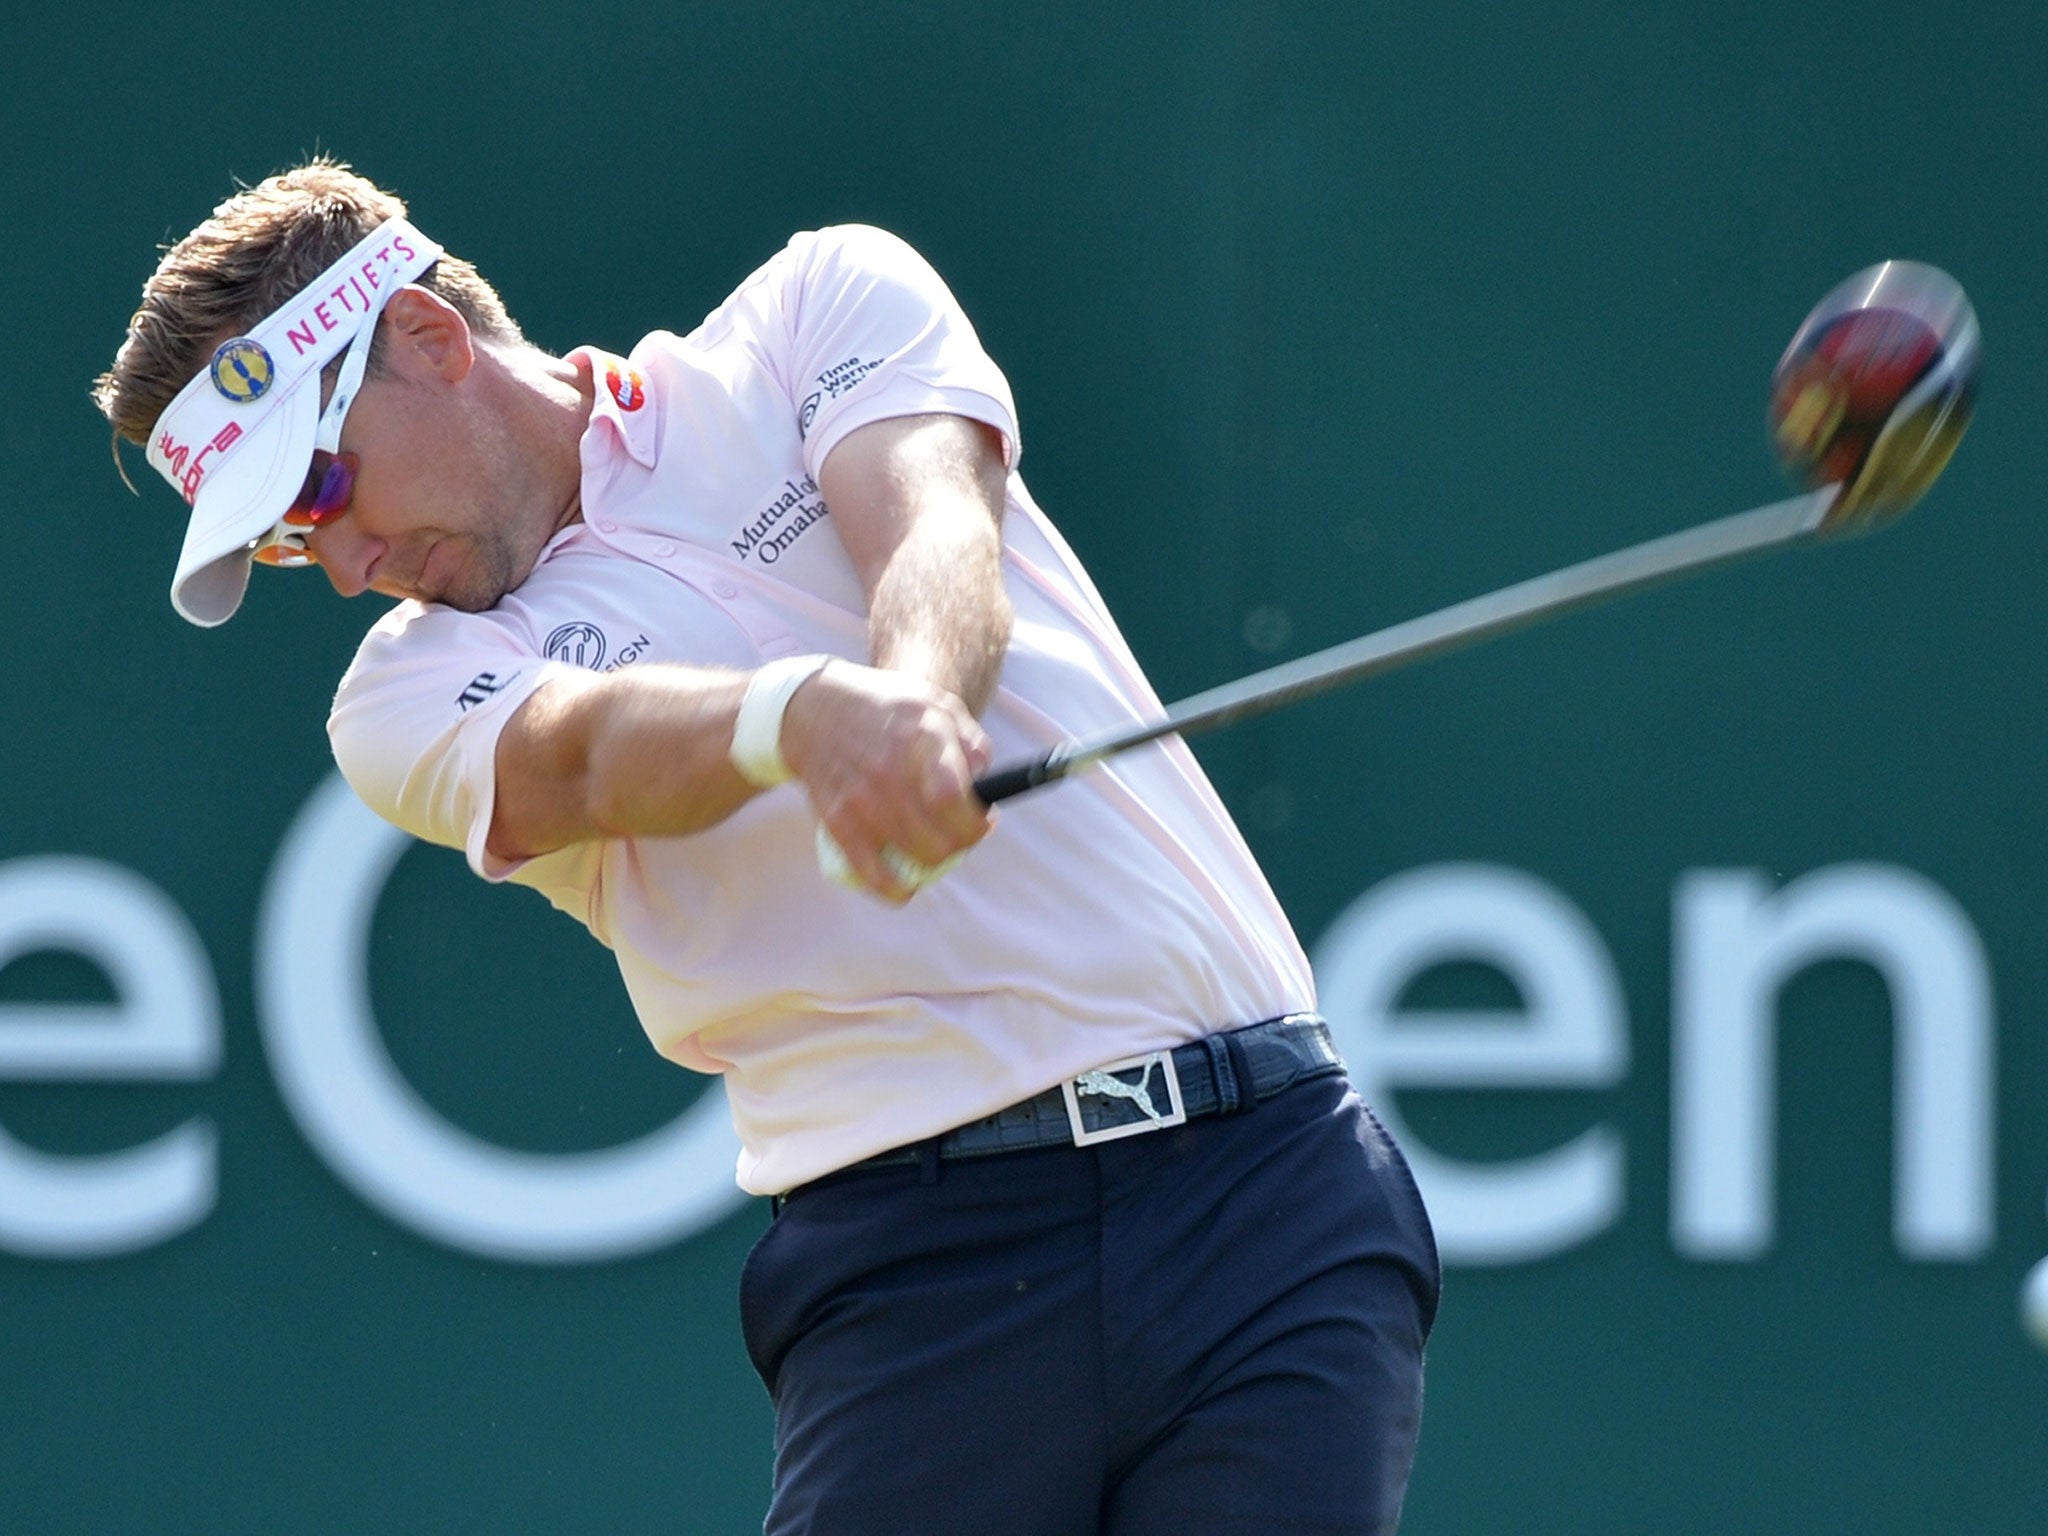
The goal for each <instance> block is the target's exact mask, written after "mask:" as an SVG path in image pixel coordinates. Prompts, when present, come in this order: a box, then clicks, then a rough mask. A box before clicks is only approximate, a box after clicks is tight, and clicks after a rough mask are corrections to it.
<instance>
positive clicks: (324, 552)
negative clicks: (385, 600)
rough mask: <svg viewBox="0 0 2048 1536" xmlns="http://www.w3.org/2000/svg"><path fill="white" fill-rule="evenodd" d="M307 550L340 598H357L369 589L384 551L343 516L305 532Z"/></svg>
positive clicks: (382, 546) (380, 545) (378, 542)
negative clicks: (317, 562) (373, 573)
mask: <svg viewBox="0 0 2048 1536" xmlns="http://www.w3.org/2000/svg"><path fill="white" fill-rule="evenodd" d="M306 547H307V548H308V549H310V550H311V551H312V552H313V558H314V559H315V560H317V561H319V562H320V569H321V570H323V571H325V572H326V573H327V579H328V581H330V582H332V583H333V585H334V590H335V591H337V592H339V593H340V594H341V595H342V596H343V597H359V596H361V595H362V594H363V593H365V592H367V591H369V590H370V575H371V572H372V569H373V568H374V567H375V565H376V562H377V559H378V557H379V556H381V555H382V554H383V552H384V544H383V541H382V540H380V539H372V538H366V537H364V536H363V534H362V533H361V532H359V531H358V530H357V529H355V528H354V527H352V526H351V520H350V519H349V517H348V516H347V515H345V514H344V515H343V516H341V517H339V518H336V519H335V520H334V521H333V522H331V523H328V524H327V525H326V526H324V527H320V528H311V529H308V530H307V532H306Z"/></svg>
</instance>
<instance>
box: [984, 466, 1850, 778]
mask: <svg viewBox="0 0 2048 1536" xmlns="http://www.w3.org/2000/svg"><path fill="white" fill-rule="evenodd" d="M1838 490H1839V487H1837V486H1832V485H1829V486H1823V487H1822V488H1821V489H1819V490H1817V491H1810V492H1808V493H1806V494H1804V495H1800V496H1794V497H1792V498H1790V499H1789V500H1786V501H1779V502H1773V503H1771V504H1770V505H1769V506H1763V507H1753V508H1751V509H1750V510H1749V511H1747V512H1737V513H1735V514H1734V515H1733V516H1730V517H1724V518H1719V519H1717V520H1715V521H1714V522H1711V523H1703V524H1701V525H1700V526H1699V527H1697V528H1689V529H1686V530H1685V531H1684V532H1682V533H1672V534H1666V535H1665V536H1663V537H1662V538H1656V539H1651V540H1649V541H1647V542H1646V543H1642V544H1634V545H1631V546H1630V547H1629V548H1627V549H1622V550H1616V551H1615V552H1614V553H1612V554H1607V555H1599V556H1596V557H1594V558H1593V559H1591V560H1584V561H1581V562H1580V563H1579V564H1577V565H1568V566H1566V567H1565V568H1564V569H1563V570H1559V571H1552V572H1550V573H1549V574H1547V575H1543V576H1534V577H1531V578H1530V579H1529V580H1527V581H1521V582H1517V583H1515V584H1514V585H1513V586H1511V587H1503V588H1501V589H1500V590H1499V591H1497V592H1489V593H1487V594H1486V595H1485V596H1483V597H1474V598H1468V599H1467V600H1465V601H1464V602H1462V603H1454V604H1452V605H1451V606H1450V607H1448V608H1443V609H1439V610H1438V611H1437V612H1435V613H1430V614H1424V615H1423V616H1422V617H1421V618H1416V619H1409V620H1406V621H1405V622H1403V623H1400V624H1395V625H1392V626H1390V627H1389V628H1386V629H1382V630H1377V631H1375V632H1374V633H1372V634H1370V635H1362V636H1360V637H1359V638H1358V639H1356V640H1347V641H1345V642H1343V643H1342V644H1341V645H1333V646H1331V647H1330V648H1329V649H1328V650H1322V651H1317V652H1315V653H1314V654H1313V655H1310V656H1303V657H1301V658H1299V659H1298V660H1295V661H1290V662H1285V663H1283V664H1281V665H1280V666H1277V667H1269V668H1268V669H1267V670H1265V671H1263V672H1255V673H1253V674H1252V675H1251V676H1249V677H1242V678H1239V679H1238V680H1237V681H1235V682H1231V683H1225V684H1223V685H1222V686H1221V687H1218V688H1211V689H1209V690H1208V691H1207V692H1206V693H1198V694H1195V695H1193V696H1192V697H1190V698H1186V699H1182V700H1181V701H1180V702H1179V703H1177V704H1174V705H1172V706H1170V707H1169V708H1168V709H1167V711H1166V713H1165V715H1164V716H1162V717H1161V718H1160V719H1159V720H1157V721H1154V722H1152V723H1150V724H1147V725H1137V726H1131V727H1129V728H1128V729H1125V730H1121V731H1116V732H1112V733H1110V734H1108V735H1103V736H1098V737H1095V738H1093V739H1091V740H1087V741H1070V742H1064V743H1062V744H1061V745H1060V746H1057V747H1055V748H1053V750H1052V751H1050V752H1048V753H1047V754H1046V755H1045V756H1044V757H1042V758H1039V759H1037V760H1036V761H1034V762H1029V763H1018V764H1014V765H1012V766H1010V767H1008V768H998V769H996V770H995V771H993V772H991V773H988V774H986V775H984V776H983V777H981V778H979V779H976V780H975V781H974V788H975V792H976V793H977V794H979V795H980V796H981V798H982V800H983V802H984V803H986V804H989V805H994V804H996V803H997V802H998V801H1001V800H1008V799H1010V798H1011V797H1013V796H1015V795H1021V794H1023V793H1024V792H1025V791H1026V790H1028V789H1035V788H1037V787H1038V786H1039V785H1041V784H1048V783H1051V782H1052V781H1053V780H1055V779H1063V778H1066V777H1067V776H1068V775H1070V774H1074V773H1079V772H1080V771H1082V770H1083V769H1086V768H1092V767H1094V766H1095V765H1096V764H1097V763H1099V762H1101V761H1102V760H1103V759H1104V758H1107V757H1112V756H1114V755H1115V754H1117V753H1119V752H1124V751H1128V750H1129V749H1130V748H1132V747H1138V746H1143V745H1144V744H1145V743H1146V742H1148V741H1157V740H1158V739H1159V738H1160V737H1162V736H1171V735H1175V734H1179V735H1182V736H1192V735H1194V734H1195V733H1196V732H1197V731H1208V730H1214V729H1215V728H1216V727H1218V726H1223V725H1229V724H1231V723H1233V722H1234V721H1238V720H1243V719H1247V718H1249V717H1250V716H1253V715H1263V714H1265V713H1267V712H1268V711H1270V710H1275V709H1279V708H1281V707H1283V706H1284V705H1288V704H1293V703H1295V702H1296V701H1298V700H1301V699H1306V698H1312V697H1314V696H1315V695H1316V694H1319V693H1326V692H1328V691H1329V690H1331V689H1333V688H1340V687H1343V686H1344V685H1345V684H1347V683H1355V682H1358V681H1360V680H1361V679H1364V678H1368V677H1374V676H1377V675H1378V674H1379V673H1382V672H1390V671H1392V670H1393V669H1394V668H1395V667H1400V666H1405V665H1407V664H1408V663H1409V662H1413V661H1420V660H1422V659H1423V658H1424V657H1426V656H1435V655H1437V654H1439V653H1441V652H1443V651H1448V650H1452V649H1454V648H1456V647H1458V646H1461V645H1471V644H1473V643H1474V642H1476V641H1479V640H1485V639H1488V638H1490V637H1492V636H1494V635H1499V634H1505V633H1506V632H1507V631H1509V630H1511V629H1517V628H1520V627H1521V626H1522V625H1525V624H1531V623H1534V622H1535V621H1536V620H1538V619H1546V618H1550V617H1552V616H1554V615H1556V614H1560V613H1568V612H1570V611H1571V610H1572V609H1574V608H1582V607H1585V606H1587V605H1589V604H1591V603H1596V602H1600V601H1602V600H1604V599H1606V598H1610V597H1617V596H1619V595H1620V594H1622V593H1624V592H1633V591H1635V590H1637V589H1638V588H1641V587H1646V586H1649V585H1651V584H1652V583H1654V582H1658V581H1663V580H1667V579H1668V578H1670V577H1673V576H1680V575H1687V574H1690V573H1692V572H1696V571H1704V570H1707V569H1710V568H1711V567H1713V566H1717V565H1721V564H1724V563H1725V562H1727V561H1730V560H1734V559H1737V558H1739V557H1740V556H1743V555H1748V554H1754V553H1756V552H1757V551H1759V550H1764V549H1770V548H1773V547H1775V546H1777V545H1780V544H1789V543H1792V542H1794V541H1795V540H1799V539H1803V538H1807V537H1809V536H1811V535H1812V534H1814V533H1816V532H1817V531H1819V529H1820V526H1821V522H1822V519H1823V517H1824V516H1825V515H1826V513H1827V510H1828V508H1829V506H1830V505H1831V504H1832V503H1833V501H1834V499H1835V496H1836V493H1837V491H1838Z"/></svg>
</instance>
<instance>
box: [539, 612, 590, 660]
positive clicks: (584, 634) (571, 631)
mask: <svg viewBox="0 0 2048 1536" xmlns="http://www.w3.org/2000/svg"><path fill="white" fill-rule="evenodd" d="M543 651H544V653H545V655H546V656H547V658H548V660H549V661H566V662H568V663H569V665H570V666H572V667H589V668H590V669H591V670H593V671H595V670H596V669H597V668H599V667H601V666H603V665H604V631H603V630H601V629H599V628H598V627H597V626H596V625H595V624H586V623H584V622H583V621H582V620H581V619H578V620H575V621H574V622H572V623H568V624H558V625H557V626H555V629H554V632H553V633H552V634H550V635H549V636H548V643H547V645H546V646H545V647H543Z"/></svg>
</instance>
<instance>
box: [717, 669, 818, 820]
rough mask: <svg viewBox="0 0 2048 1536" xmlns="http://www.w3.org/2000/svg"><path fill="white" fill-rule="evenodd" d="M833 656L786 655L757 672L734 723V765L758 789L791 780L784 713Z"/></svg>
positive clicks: (748, 687) (741, 701)
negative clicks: (791, 699)
mask: <svg viewBox="0 0 2048 1536" xmlns="http://www.w3.org/2000/svg"><path fill="white" fill-rule="evenodd" d="M831 659H832V658H831V657H830V656H784V657H782V658H781V659H780V660H777V661H771V662H769V663H768V664H767V665H765V666H763V667H761V668H759V669H758V670H756V671H755V673H754V675H753V677H752V678H751V679H750V680H749V681H748V683H747V692H746V696H745V697H744V698H742V699H741V700H740V709H739V713H738V715H736V716H735V717H734V718H733V722H732V765H733V767H735V768H737V769H738V770H739V774H740V777H741V778H743V779H745V780H746V781H747V782H748V783H749V784H751V785H753V786H754V787H755V788H756V789H767V788H769V787H770V786H771V785H775V784H782V783H785V782H787V781H788V779H789V778H790V776H791V775H790V771H789V764H788V763H785V762H784V761H783V760H782V713H783V711H784V710H786V709H788V708H789V696H790V695H791V694H793V693H795V692H796V691H797V689H799V688H801V687H802V686H803V685H804V684H805V683H806V682H808V681H809V680H810V679H811V678H812V677H813V676H814V675H816V674H817V673H818V672H820V671H821V670H823V668H824V666H825V663H826V662H828V661H830V660H831Z"/></svg>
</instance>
